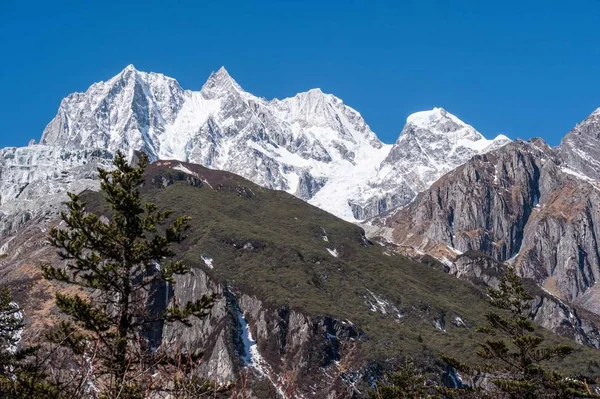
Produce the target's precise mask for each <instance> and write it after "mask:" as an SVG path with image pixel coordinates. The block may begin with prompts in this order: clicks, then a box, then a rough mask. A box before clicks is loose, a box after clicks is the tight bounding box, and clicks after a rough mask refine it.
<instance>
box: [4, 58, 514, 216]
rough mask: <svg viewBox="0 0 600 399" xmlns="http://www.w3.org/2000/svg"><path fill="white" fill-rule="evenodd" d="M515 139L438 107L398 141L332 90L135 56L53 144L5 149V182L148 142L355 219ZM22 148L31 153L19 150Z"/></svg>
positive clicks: (18, 187) (68, 120) (72, 113)
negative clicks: (295, 89) (172, 67)
mask: <svg viewBox="0 0 600 399" xmlns="http://www.w3.org/2000/svg"><path fill="white" fill-rule="evenodd" d="M509 141H510V140H509V139H508V138H507V137H505V136H498V137H496V138H495V139H494V140H486V139H485V138H484V137H483V136H482V135H481V134H480V133H479V132H477V131H476V130H475V129H474V128H473V127H471V126H469V125H467V124H465V123H464V122H462V121H461V120H459V119H458V118H456V117H455V116H453V115H451V114H450V113H448V112H446V111H445V110H443V109H440V108H435V109H433V110H431V111H424V112H418V113H416V114H413V115H411V116H409V117H408V119H407V122H406V125H405V126H404V129H403V130H402V133H401V135H400V137H399V138H398V140H397V142H396V143H395V144H394V145H386V144H383V143H382V142H381V141H380V140H379V139H378V138H377V136H376V135H375V134H374V133H373V132H372V131H371V129H370V128H369V126H368V125H367V124H366V122H365V121H364V119H363V118H362V117H361V116H360V114H359V113H358V112H357V111H355V110H354V109H352V108H350V107H349V106H347V105H345V104H344V103H343V101H342V100H340V99H339V98H337V97H335V96H333V95H330V94H325V93H323V92H322V91H321V90H320V89H313V90H309V91H307V92H304V93H300V94H297V95H296V96H294V97H291V98H286V99H284V100H277V99H275V100H270V101H269V100H265V99H263V98H260V97H256V96H254V95H252V94H250V93H248V92H246V91H244V90H243V89H242V88H241V87H240V86H239V85H238V84H237V83H236V82H235V81H234V80H233V79H232V78H231V76H229V74H228V73H227V71H226V70H225V68H221V69H220V70H219V71H217V72H215V73H213V74H211V75H210V77H209V78H208V80H207V82H206V83H205V84H204V86H203V87H202V89H201V90H200V91H199V92H194V91H190V90H184V89H183V88H181V86H180V85H179V84H178V83H177V81H176V80H174V79H172V78H169V77H166V76H164V75H161V74H156V73H146V72H140V71H137V70H136V69H135V68H134V67H133V66H132V65H130V66H128V67H127V68H125V69H124V70H123V71H122V72H121V73H119V74H118V75H117V76H115V77H113V78H112V79H110V80H108V81H106V82H100V83H95V84H93V85H92V86H91V87H90V88H89V89H88V90H87V91H86V92H85V93H74V94H71V95H69V96H68V97H66V98H65V99H63V101H62V102H61V104H60V107H59V110H58V113H57V115H56V117H55V118H54V119H53V120H52V121H51V122H50V123H49V124H48V126H47V127H46V129H45V130H44V132H43V135H42V138H41V141H40V142H41V145H34V146H31V147H29V148H27V149H18V150H15V149H5V150H4V153H8V154H9V155H8V156H4V157H3V158H4V162H3V163H2V165H0V167H1V168H2V170H3V171H4V175H5V176H7V177H5V178H4V179H2V183H1V184H3V187H2V188H4V187H5V186H7V185H10V188H8V189H6V190H5V189H3V190H2V197H1V202H2V204H5V203H7V202H9V201H11V200H13V199H19V198H23V197H27V193H25V194H23V192H22V191H23V190H24V189H25V187H26V186H27V185H29V184H31V183H34V182H36V181H38V180H39V179H40V178H41V179H44V180H47V179H52V176H50V175H49V171H48V168H47V167H46V166H43V167H41V168H39V167H38V165H40V166H41V164H44V165H47V164H52V165H55V166H56V167H58V168H59V169H61V173H63V172H65V170H67V169H70V168H72V167H74V166H76V165H77V162H76V161H75V160H76V159H78V160H80V161H81V164H82V163H83V162H84V160H86V155H81V151H85V152H86V153H87V154H91V153H93V152H95V151H98V150H99V151H106V152H109V153H114V152H115V151H116V150H122V151H124V152H126V153H131V152H132V151H133V150H142V151H144V152H146V153H147V154H149V155H150V157H151V159H152V160H156V159H177V160H181V161H186V162H192V163H197V164H200V165H204V166H206V167H209V168H214V169H221V170H227V171H230V172H234V173H236V174H239V175H241V176H244V177H246V178H248V179H250V180H252V181H253V182H255V183H257V184H260V185H262V186H264V187H268V188H272V189H279V190H285V191H287V192H289V193H291V194H294V195H295V196H297V197H299V198H302V199H303V200H306V201H308V202H309V203H312V204H314V205H316V206H319V207H321V208H322V209H325V210H327V211H329V212H331V213H333V214H335V215H336V216H339V217H342V218H343V219H346V220H349V221H355V220H363V219H366V218H369V217H372V216H376V215H378V214H380V213H381V212H384V211H386V210H389V209H391V208H393V207H396V206H399V205H404V204H406V203H408V202H410V201H411V200H412V199H413V198H414V196H415V195H416V194H417V193H418V192H420V191H422V190H424V189H425V188H427V187H429V186H430V185H431V184H432V183H433V182H434V181H435V180H437V179H438V178H439V177H440V176H441V175H443V174H444V173H447V172H449V171H451V170H452V169H454V168H455V167H457V166H458V165H461V164H463V163H464V162H466V161H467V160H469V159H470V158H471V157H472V156H473V155H476V154H481V153H485V152H487V151H490V150H493V149H495V148H499V147H501V146H502V145H504V144H506V143H508V142H509ZM15 151H16V153H18V154H19V155H18V156H11V155H10V154H11V153H15ZM59 152H60V153H62V154H63V155H60V156H59V157H58V159H57V158H56V156H57V154H58V153H59ZM67 152H68V153H69V154H66V153H67ZM75 153H76V154H78V155H70V154H75ZM48 157H49V158H48ZM64 159H68V161H66V163H65V164H64V165H63V162H64ZM28 168H29V169H28ZM51 168H52V167H51ZM10 169H16V170H17V172H16V176H13V175H12V173H11V172H10V171H8V172H7V170H10ZM66 173H70V172H68V171H66ZM50 174H51V173H50ZM75 180H79V179H77V178H75Z"/></svg>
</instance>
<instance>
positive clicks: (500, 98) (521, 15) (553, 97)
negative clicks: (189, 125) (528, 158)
mask: <svg viewBox="0 0 600 399" xmlns="http://www.w3.org/2000/svg"><path fill="white" fill-rule="evenodd" d="M87 3H90V4H87ZM91 3H94V4H93V5H91ZM599 27H600V2H598V1H596V0H592V1H570V2H564V1H553V0H546V1H531V0H528V1H523V0H520V1H512V0H503V1H498V2H488V1H450V0H446V1H433V0H414V1H400V0H397V1H387V2H386V1H377V0H371V1H352V0H343V1H342V0H340V1H326V0H320V1H313V0H303V1H274V0H263V1H258V0H252V1H250V0H244V1H201V0H199V1H169V2H167V1H162V2H158V1H144V2H141V1H140V2H135V3H134V2H127V1H123V2H117V1H95V2H86V1H68V2H67V1H21V0H19V1H15V0H0V54H2V57H1V58H2V61H1V62H0V88H1V89H0V90H1V94H2V95H1V96H0V120H1V121H2V122H1V125H0V126H1V130H0V147H3V146H7V145H26V143H27V141H28V139H30V138H35V139H39V137H40V136H41V133H42V130H43V128H44V126H45V125H46V124H47V123H48V122H49V121H50V120H51V118H52V117H53V116H54V115H55V114H56V111H57V108H58V105H59V103H60V100H61V99H62V98H63V97H65V96H66V95H68V94H69V93H71V92H74V91H85V90H86V89H87V87H88V86H89V85H91V84H92V83H93V82H95V81H99V80H106V79H108V78H110V77H112V76H113V75H115V74H117V73H118V72H119V71H120V70H121V69H123V68H124V67H125V66H126V65H127V64H130V63H133V64H134V65H135V66H136V67H137V68H138V69H140V70H144V71H155V72H161V73H164V74H166V75H169V76H171V77H174V78H176V79H177V80H178V81H179V83H180V84H181V85H182V86H183V87H184V88H188V89H199V88H200V87H201V86H202V84H203V83H204V81H205V80H206V78H207V77H208V75H209V74H210V72H211V71H212V70H216V69H218V68H219V67H220V66H221V65H224V66H225V67H226V68H227V69H228V71H229V72H230V74H231V75H232V76H233V77H234V78H235V79H236V80H237V81H238V82H239V83H240V85H241V86H242V87H244V88H245V89H246V90H248V91H250V92H252V93H254V94H256V95H260V96H263V97H267V98H273V97H279V98H281V97H287V96H290V95H293V94H295V93H297V92H299V91H304V90H308V89H310V88H313V87H320V88H322V89H323V91H325V92H329V93H333V94H335V95H337V96H338V97H340V98H342V99H343V100H344V102H345V103H347V104H349V105H350V106H352V107H354V108H356V109H357V110H358V111H360V112H361V113H362V115H363V116H364V118H365V119H366V121H367V123H369V124H370V126H371V128H372V129H373V130H374V131H375V132H376V133H377V134H378V135H379V137H380V138H381V139H382V140H384V141H386V142H393V141H395V140H396V138H397V137H398V134H399V133H400V130H401V128H402V125H403V123H404V121H405V119H406V116H407V115H409V114H410V113H412V112H415V111H419V110H423V109H430V108H432V107H434V106H441V107H444V108H446V109H447V110H448V111H450V112H452V113H454V114H456V115H457V116H458V117H460V118H461V119H463V120H464V121H465V122H467V123H470V124H472V125H473V126H475V127H476V128H477V129H478V130H479V131H481V132H482V133H484V134H485V135H486V136H488V137H490V136H494V135H496V134H498V133H504V134H507V135H508V136H510V137H512V138H516V137H521V138H531V137H534V136H542V137H544V138H545V139H546V140H548V141H549V142H550V143H551V144H557V143H558V142H559V141H560V138H561V137H562V136H563V135H564V134H565V133H566V132H567V131H568V130H569V129H570V128H571V127H572V126H573V125H575V124H576V123H577V122H579V121H581V120H582V119H583V118H585V117H586V116H587V115H588V114H589V113H590V112H592V111H593V110H594V109H595V108H597V107H600V82H599V77H600V29H599Z"/></svg>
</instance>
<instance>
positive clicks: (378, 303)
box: [365, 290, 404, 321]
mask: <svg viewBox="0 0 600 399" xmlns="http://www.w3.org/2000/svg"><path fill="white" fill-rule="evenodd" d="M367 292H368V293H369V295H370V298H369V297H366V296H365V299H366V304H367V306H369V309H370V310H371V312H374V313H381V314H382V315H387V314H390V315H391V316H394V317H395V318H396V321H399V320H400V319H402V318H403V317H404V315H403V314H402V313H401V312H400V311H399V310H398V308H397V307H396V305H394V304H392V303H390V302H389V301H386V300H384V299H382V298H381V297H379V296H377V295H375V294H374V293H373V292H372V291H371V290H367ZM373 301H374V302H373Z"/></svg>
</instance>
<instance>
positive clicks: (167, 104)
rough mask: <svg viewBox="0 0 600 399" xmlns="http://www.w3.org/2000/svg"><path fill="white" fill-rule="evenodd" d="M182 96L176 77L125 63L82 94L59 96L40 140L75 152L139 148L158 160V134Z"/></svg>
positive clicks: (180, 105) (174, 116)
mask: <svg viewBox="0 0 600 399" xmlns="http://www.w3.org/2000/svg"><path fill="white" fill-rule="evenodd" d="M184 97H185V92H184V90H183V89H182V88H181V86H179V84H178V83H177V81H176V80H175V79H172V78H169V77H166V76H164V75H162V74H158V73H146V72H140V71H138V70H136V69H135V68H134V66H133V65H128V66H127V67H126V68H125V69H123V70H122V71H121V72H120V73H119V74H117V75H116V76H115V77H113V78H111V79H109V80H107V81H105V82H99V83H94V84H93V85H92V86H90V87H89V89H88V90H87V91H86V92H85V93H74V94H71V95H69V96H68V97H66V98H65V99H63V100H62V102H61V104H60V107H59V110H58V114H57V115H56V117H55V118H54V119H53V120H52V121H51V122H50V123H49V124H48V126H46V128H45V129H44V132H43V134H42V139H41V143H42V144H47V145H54V146H60V147H63V148H69V149H73V150H80V149H84V148H97V149H107V150H110V151H116V150H118V149H120V150H123V151H126V152H130V151H131V150H132V149H141V150H144V151H145V152H147V153H148V154H150V155H151V156H152V157H153V158H156V157H157V156H158V152H157V148H155V145H154V141H155V140H156V136H157V135H160V134H161V133H162V131H163V130H164V129H163V126H164V125H165V124H166V123H171V122H173V121H174V120H175V118H176V117H177V114H178V112H179V110H180V109H181V107H182V105H183V103H184Z"/></svg>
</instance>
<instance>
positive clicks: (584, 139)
mask: <svg viewBox="0 0 600 399" xmlns="http://www.w3.org/2000/svg"><path fill="white" fill-rule="evenodd" d="M599 141H600V108H598V109H596V110H595V111H594V112H592V113H591V114H590V115H589V116H588V117H587V118H586V119H585V120H584V121H583V122H581V123H580V124H578V125H577V126H575V127H574V128H573V130H571V131H570V132H569V133H568V134H567V135H566V136H565V137H564V138H563V140H562V142H561V143H560V145H559V146H558V148H557V151H558V152H559V153H560V155H561V157H562V158H563V159H564V160H565V162H566V163H567V164H568V165H569V167H571V168H572V169H573V170H576V171H580V172H581V173H582V174H583V175H585V176H588V177H590V178H592V179H600V149H599V146H598V142H599Z"/></svg>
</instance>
